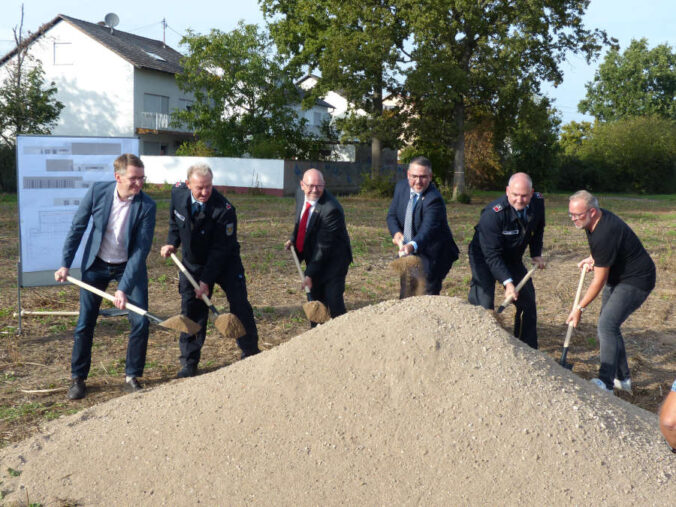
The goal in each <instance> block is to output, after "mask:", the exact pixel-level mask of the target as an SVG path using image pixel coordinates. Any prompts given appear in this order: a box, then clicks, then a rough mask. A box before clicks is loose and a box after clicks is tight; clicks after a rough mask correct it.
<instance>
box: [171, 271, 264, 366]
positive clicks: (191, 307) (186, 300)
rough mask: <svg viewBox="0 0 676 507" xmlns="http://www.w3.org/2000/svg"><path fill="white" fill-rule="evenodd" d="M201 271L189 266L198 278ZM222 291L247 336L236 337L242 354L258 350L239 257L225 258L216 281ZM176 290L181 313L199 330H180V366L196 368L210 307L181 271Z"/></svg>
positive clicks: (255, 329)
mask: <svg viewBox="0 0 676 507" xmlns="http://www.w3.org/2000/svg"><path fill="white" fill-rule="evenodd" d="M200 273H201V270H192V269H190V274H192V275H193V278H195V280H197V281H199V277H200ZM216 283H217V284H218V285H220V287H221V289H223V291H224V292H225V295H226V297H227V298H228V305H229V306H230V313H232V314H234V315H236V316H237V318H238V319H239V320H241V321H242V325H243V326H244V329H245V330H246V335H244V336H243V337H241V338H239V339H238V340H237V345H238V346H239V348H240V349H241V350H242V352H243V353H245V354H247V355H252V354H255V353H257V352H259V349H258V330H257V328H256V322H255V321H254V314H253V309H252V308H251V304H249V299H248V296H247V291H246V278H245V276H244V268H243V267H242V262H241V260H239V259H237V260H232V259H228V267H227V268H226V269H225V270H224V272H223V274H222V275H221V278H220V279H219V280H217V281H216ZM213 288H214V286H213V284H212V285H210V286H209V297H211V295H212V293H213ZM178 290H179V292H180V293H181V312H182V313H183V314H184V315H185V316H187V317H188V318H189V319H192V320H194V321H195V322H196V323H197V324H199V326H200V328H201V329H200V331H199V332H198V333H196V334H194V335H189V334H186V333H181V336H180V338H179V340H178V343H179V348H180V350H181V357H180V359H181V365H182V366H192V367H197V364H198V363H199V361H200V357H201V350H202V345H204V340H205V339H206V327H207V321H208V320H209V308H208V307H207V305H206V304H204V301H202V299H201V298H200V299H197V298H196V297H195V290H194V288H193V286H192V284H191V283H190V281H189V280H188V279H187V278H186V277H185V275H183V273H181V274H180V275H179V281H178Z"/></svg>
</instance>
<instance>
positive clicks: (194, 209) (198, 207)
mask: <svg viewBox="0 0 676 507" xmlns="http://www.w3.org/2000/svg"><path fill="white" fill-rule="evenodd" d="M200 211H202V203H201V202H199V201H195V202H194V203H192V216H195V215H197V214H198V213H199V212H200Z"/></svg>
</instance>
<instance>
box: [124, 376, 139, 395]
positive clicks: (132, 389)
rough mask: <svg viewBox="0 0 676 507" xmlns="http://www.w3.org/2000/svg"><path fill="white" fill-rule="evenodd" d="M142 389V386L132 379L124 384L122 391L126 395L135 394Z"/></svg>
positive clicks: (135, 379)
mask: <svg viewBox="0 0 676 507" xmlns="http://www.w3.org/2000/svg"><path fill="white" fill-rule="evenodd" d="M142 389H143V386H142V385H141V383H140V382H139V381H138V379H137V378H136V377H132V378H131V379H130V380H127V381H126V382H125V383H124V390H125V392H128V393H136V392H138V391H141V390H142Z"/></svg>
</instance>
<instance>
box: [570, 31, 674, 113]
mask: <svg viewBox="0 0 676 507" xmlns="http://www.w3.org/2000/svg"><path fill="white" fill-rule="evenodd" d="M586 87H587V96H586V98H585V99H584V100H582V101H580V103H579V104H578V110H579V111H580V112H581V113H589V114H591V115H592V116H594V117H595V118H596V119H597V120H599V121H614V120H618V119H620V118H628V117H631V116H648V115H656V116H660V117H662V118H668V119H671V120H676V101H674V96H675V95H676V53H674V52H673V51H672V49H671V47H670V46H669V45H668V44H660V45H659V46H657V47H655V48H653V49H648V41H647V40H646V39H641V40H632V41H631V43H630V44H629V47H628V48H627V49H626V50H625V52H624V53H623V54H621V55H620V53H619V51H618V50H617V49H611V50H610V51H608V53H607V54H606V57H605V60H604V61H603V63H602V64H601V65H600V66H599V69H598V70H597V71H596V74H595V75H594V79H593V81H591V82H589V83H587V85H586Z"/></svg>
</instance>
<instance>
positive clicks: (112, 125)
mask: <svg viewBox="0 0 676 507" xmlns="http://www.w3.org/2000/svg"><path fill="white" fill-rule="evenodd" d="M26 43H27V44H29V46H30V47H29V51H28V52H29V54H30V55H32V56H33V57H34V58H36V59H38V60H40V62H41V63H42V67H43V69H44V71H45V79H46V80H47V82H50V81H54V83H55V85H56V87H57V88H58V93H57V98H58V100H59V101H61V102H62V103H63V104H64V106H65V107H64V109H63V110H62V111H61V116H60V118H59V123H58V125H57V126H56V128H55V129H54V130H53V134H55V135H65V136H104V137H105V136H110V137H139V139H140V140H141V154H143V155H161V154H167V155H170V154H174V153H175V152H176V148H177V147H178V146H179V145H180V144H181V142H183V141H185V140H189V139H192V137H193V136H192V133H191V132H190V131H188V130H186V129H182V128H176V127H172V126H170V124H169V118H170V113H171V111H172V110H174V109H184V108H188V107H190V104H191V103H192V96H191V95H190V94H186V93H183V92H182V91H181V90H179V88H178V85H177V84H176V80H175V74H177V73H179V72H181V70H182V68H181V65H180V63H179V61H180V58H181V56H182V55H181V54H180V53H179V52H177V51H175V50H174V49H172V48H170V47H169V46H166V45H165V44H164V43H162V41H156V40H153V39H147V38H145V37H139V36H138V35H134V34H131V33H127V32H122V31H120V30H116V29H114V28H110V27H108V26H102V25H99V24H94V23H89V22H87V21H82V20H79V19H75V18H71V17H69V16H64V15H63V14H60V15H58V16H56V17H55V18H54V19H53V20H51V21H50V22H48V23H46V24H44V25H42V26H41V27H40V28H39V29H38V30H37V31H36V32H35V33H34V34H31V36H30V38H28V39H27V40H26ZM16 52H17V50H16V48H15V49H14V50H13V51H11V52H10V53H8V54H7V55H5V56H3V57H2V58H0V80H4V77H5V73H6V70H5V64H6V63H7V62H9V61H11V60H12V58H14V57H15V56H16Z"/></svg>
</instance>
